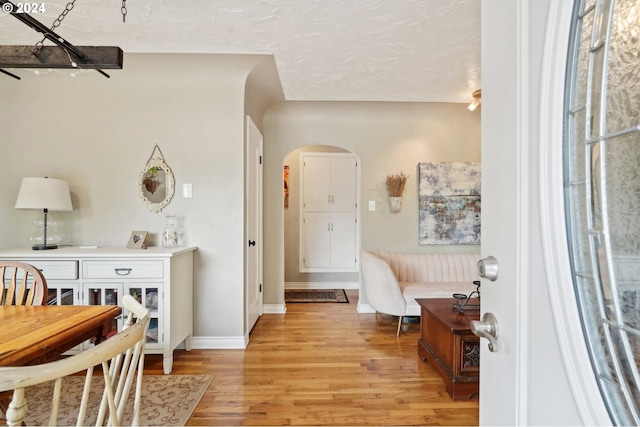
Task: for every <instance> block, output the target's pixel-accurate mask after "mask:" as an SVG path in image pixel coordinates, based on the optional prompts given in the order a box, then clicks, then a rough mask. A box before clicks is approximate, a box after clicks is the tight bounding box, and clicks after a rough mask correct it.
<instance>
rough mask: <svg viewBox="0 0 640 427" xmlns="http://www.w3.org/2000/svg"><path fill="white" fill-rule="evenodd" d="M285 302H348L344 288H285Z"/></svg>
mask: <svg viewBox="0 0 640 427" xmlns="http://www.w3.org/2000/svg"><path fill="white" fill-rule="evenodd" d="M284 301H285V302H291V303H294V302H341V303H348V302H349V298H347V293H346V292H345V291H344V289H285V291H284Z"/></svg>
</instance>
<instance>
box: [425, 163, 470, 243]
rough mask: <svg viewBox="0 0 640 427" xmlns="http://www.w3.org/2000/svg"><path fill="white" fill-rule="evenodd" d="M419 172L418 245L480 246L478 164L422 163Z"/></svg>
mask: <svg viewBox="0 0 640 427" xmlns="http://www.w3.org/2000/svg"><path fill="white" fill-rule="evenodd" d="M418 169H419V171H418V173H419V180H420V181H419V182H420V184H419V190H418V196H419V210H420V211H419V243H420V244H421V245H479V244H480V163H470V162H423V163H420V164H419V165H418Z"/></svg>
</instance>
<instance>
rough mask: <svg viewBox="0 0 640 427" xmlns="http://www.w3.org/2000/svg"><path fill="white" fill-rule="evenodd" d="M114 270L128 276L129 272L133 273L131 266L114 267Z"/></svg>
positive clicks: (119, 274) (120, 274)
mask: <svg viewBox="0 0 640 427" xmlns="http://www.w3.org/2000/svg"><path fill="white" fill-rule="evenodd" d="M114 270H115V272H116V274H117V275H118V276H127V275H128V274H129V273H131V269H130V268H114Z"/></svg>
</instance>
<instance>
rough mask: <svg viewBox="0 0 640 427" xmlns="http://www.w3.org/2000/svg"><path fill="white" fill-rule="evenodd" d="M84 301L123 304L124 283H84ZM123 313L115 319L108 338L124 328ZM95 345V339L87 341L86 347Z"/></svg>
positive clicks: (92, 303)
mask: <svg viewBox="0 0 640 427" xmlns="http://www.w3.org/2000/svg"><path fill="white" fill-rule="evenodd" d="M83 288H84V292H83V294H84V301H83V303H84V304H86V305H121V304H122V295H123V290H124V286H123V284H122V283H106V282H105V283H97V282H96V283H93V282H91V283H86V282H85V283H84V285H83ZM122 326H123V321H122V315H120V316H118V317H117V318H115V319H113V323H112V326H111V331H110V332H109V333H107V334H106V336H107V338H109V337H111V336H113V335H115V334H116V333H118V331H121V330H122ZM92 346H93V340H89V341H86V342H85V344H84V347H85V349H86V348H90V347H92Z"/></svg>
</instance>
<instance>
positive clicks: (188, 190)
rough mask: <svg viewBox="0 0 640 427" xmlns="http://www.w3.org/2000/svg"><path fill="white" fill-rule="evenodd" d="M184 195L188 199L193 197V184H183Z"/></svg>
mask: <svg viewBox="0 0 640 427" xmlns="http://www.w3.org/2000/svg"><path fill="white" fill-rule="evenodd" d="M182 197H184V198H186V199H189V198H191V197H193V186H192V185H191V184H182Z"/></svg>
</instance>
